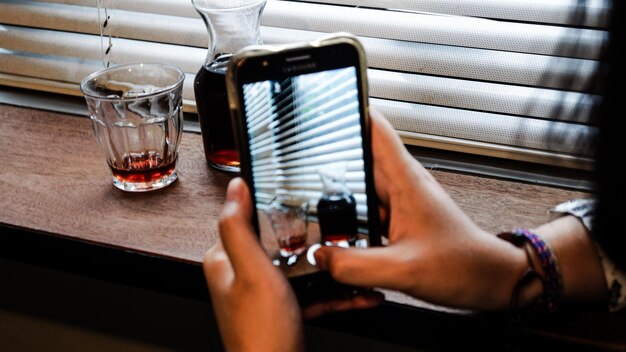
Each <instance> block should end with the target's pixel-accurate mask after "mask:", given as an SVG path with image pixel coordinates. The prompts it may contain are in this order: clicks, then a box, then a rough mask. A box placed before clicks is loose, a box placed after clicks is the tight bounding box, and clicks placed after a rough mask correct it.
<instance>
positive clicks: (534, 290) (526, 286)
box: [498, 229, 563, 312]
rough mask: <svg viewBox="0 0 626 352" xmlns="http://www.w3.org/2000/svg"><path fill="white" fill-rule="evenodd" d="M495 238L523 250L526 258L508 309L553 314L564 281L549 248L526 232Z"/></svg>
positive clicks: (561, 293) (506, 233)
mask: <svg viewBox="0 0 626 352" xmlns="http://www.w3.org/2000/svg"><path fill="white" fill-rule="evenodd" d="M498 237H500V238H502V239H504V240H506V241H507V242H509V243H511V244H513V245H515V246H516V247H518V248H520V249H522V250H523V251H524V253H525V256H526V268H525V269H524V271H523V272H522V274H521V275H520V276H519V278H518V280H517V282H516V283H515V284H514V285H513V286H512V290H511V299H510V304H509V307H510V309H511V310H518V309H521V308H526V307H528V306H533V305H539V306H543V308H545V309H546V310H547V311H549V312H554V311H556V309H557V308H558V306H559V304H560V302H561V300H562V298H563V277H562V274H561V270H560V266H559V262H558V260H557V257H556V255H555V253H554V251H553V250H552V247H551V246H550V244H548V243H547V242H545V241H544V240H543V238H542V237H540V236H539V235H538V234H536V233H535V232H533V231H530V230H526V229H517V230H514V231H512V232H503V233H500V234H498Z"/></svg>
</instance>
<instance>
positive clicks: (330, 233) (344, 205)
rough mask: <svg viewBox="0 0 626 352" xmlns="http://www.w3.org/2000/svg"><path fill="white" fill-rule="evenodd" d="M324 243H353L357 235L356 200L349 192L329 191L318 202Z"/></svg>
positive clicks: (318, 214) (318, 213)
mask: <svg viewBox="0 0 626 352" xmlns="http://www.w3.org/2000/svg"><path fill="white" fill-rule="evenodd" d="M317 216H318V219H319V223H320V233H321V235H322V243H324V244H336V243H338V242H342V241H347V242H348V243H353V242H354V241H355V240H356V235H357V226H358V223H357V214H356V200H355V199H354V197H353V196H352V195H351V194H349V193H327V194H324V195H323V196H322V198H321V199H320V200H319V202H318V203H317Z"/></svg>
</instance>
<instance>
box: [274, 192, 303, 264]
mask: <svg viewBox="0 0 626 352" xmlns="http://www.w3.org/2000/svg"><path fill="white" fill-rule="evenodd" d="M308 209H309V202H308V200H307V199H305V198H299V197H294V196H289V195H278V196H276V197H274V199H273V200H272V202H271V203H270V205H269V207H268V208H267V210H266V211H267V215H268V218H269V219H270V223H271V225H272V228H273V230H274V235H275V236H276V240H277V241H278V247H279V252H280V255H281V256H282V257H284V258H288V257H291V256H294V255H296V256H297V255H300V254H302V253H303V252H304V250H305V249H306V239H307V224H308V220H307V213H308Z"/></svg>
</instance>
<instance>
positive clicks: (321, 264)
mask: <svg viewBox="0 0 626 352" xmlns="http://www.w3.org/2000/svg"><path fill="white" fill-rule="evenodd" d="M313 256H314V257H315V264H316V266H317V267H318V268H320V269H322V270H326V269H328V267H327V266H326V251H325V250H324V249H323V248H319V249H318V250H316V251H315V253H313Z"/></svg>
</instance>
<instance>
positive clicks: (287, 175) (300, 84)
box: [243, 67, 367, 242]
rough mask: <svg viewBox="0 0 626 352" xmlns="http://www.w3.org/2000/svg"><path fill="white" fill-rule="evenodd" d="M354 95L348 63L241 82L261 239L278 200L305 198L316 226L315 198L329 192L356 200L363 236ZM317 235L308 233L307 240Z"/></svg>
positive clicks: (363, 195)
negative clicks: (321, 69) (329, 68)
mask: <svg viewBox="0 0 626 352" xmlns="http://www.w3.org/2000/svg"><path fill="white" fill-rule="evenodd" d="M358 94H359V92H358V89H357V77H356V69H355V68H354V67H347V68H340V69H334V70H328V71H323V72H316V73H309V74H303V75H300V76H294V77H288V78H286V79H283V80H267V81H260V82H254V83H249V84H244V86H243V97H244V108H245V116H246V118H245V119H246V126H247V129H248V138H249V147H250V154H251V164H252V178H253V184H254V188H255V198H256V207H257V211H258V214H259V222H260V225H261V232H262V236H263V231H264V226H263V222H264V221H267V210H268V208H269V207H270V204H271V203H272V201H273V200H276V198H277V197H281V198H282V199H285V198H286V199H289V198H294V199H296V198H297V199H306V200H307V201H308V210H307V214H308V215H307V218H308V220H309V221H310V222H312V223H317V222H318V216H319V214H318V211H319V209H318V204H321V203H319V201H320V199H321V198H322V197H323V196H324V195H325V194H328V193H333V192H334V193H338V192H344V193H348V194H349V195H350V196H352V197H353V198H354V200H355V201H356V204H357V205H356V217H357V219H358V232H359V233H360V234H366V233H367V199H366V192H365V171H364V164H363V147H362V145H363V143H362V138H361V123H360V115H359V98H358V97H359V95H358ZM264 219H265V220H264ZM346 220H347V219H346ZM310 228H311V227H309V229H310ZM318 236H319V234H309V236H308V237H309V242H316V241H317V239H316V238H319V237H318ZM311 238H313V240H312V241H311Z"/></svg>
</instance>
